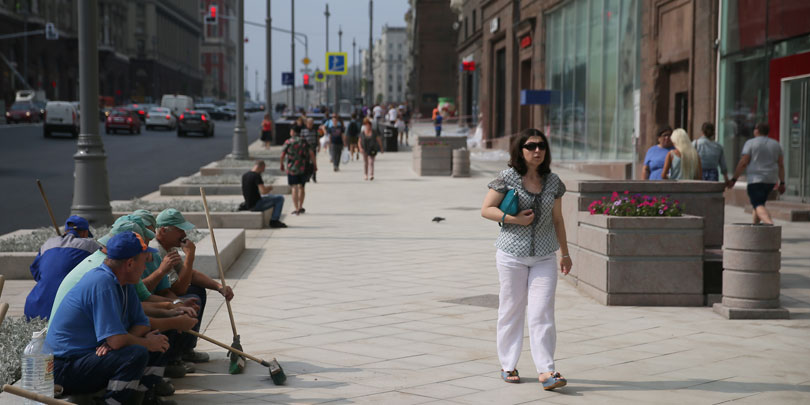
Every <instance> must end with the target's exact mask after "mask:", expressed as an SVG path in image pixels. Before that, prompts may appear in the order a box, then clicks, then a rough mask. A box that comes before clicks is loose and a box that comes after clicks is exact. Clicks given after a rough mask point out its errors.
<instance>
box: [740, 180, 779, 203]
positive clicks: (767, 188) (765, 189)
mask: <svg viewBox="0 0 810 405" xmlns="http://www.w3.org/2000/svg"><path fill="white" fill-rule="evenodd" d="M775 186H776V184H771V183H750V184H748V188H747V191H748V199H749V200H751V205H752V206H753V207H754V208H756V207H759V206H760V205H765V201H768V194H770V193H771V190H773V188H774V187H775Z"/></svg>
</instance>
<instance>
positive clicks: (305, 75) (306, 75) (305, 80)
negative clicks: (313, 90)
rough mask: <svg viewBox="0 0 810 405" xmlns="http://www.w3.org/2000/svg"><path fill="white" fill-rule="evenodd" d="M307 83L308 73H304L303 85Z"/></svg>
mask: <svg viewBox="0 0 810 405" xmlns="http://www.w3.org/2000/svg"><path fill="white" fill-rule="evenodd" d="M307 85H309V73H304V86H307Z"/></svg>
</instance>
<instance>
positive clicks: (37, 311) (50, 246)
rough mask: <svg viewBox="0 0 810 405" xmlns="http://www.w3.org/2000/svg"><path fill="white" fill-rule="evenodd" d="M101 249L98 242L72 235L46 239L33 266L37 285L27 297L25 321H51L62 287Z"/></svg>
mask: <svg viewBox="0 0 810 405" xmlns="http://www.w3.org/2000/svg"><path fill="white" fill-rule="evenodd" d="M98 248H99V245H98V243H96V241H94V240H93V239H90V238H79V237H77V236H76V235H74V234H72V233H67V234H65V235H63V236H55V237H53V238H50V239H48V240H46V241H45V243H44V244H43V245H42V247H41V248H40V249H39V252H37V257H36V258H35V259H34V262H33V263H31V267H30V269H31V275H32V276H33V277H34V281H36V282H37V284H36V285H35V286H34V288H32V289H31V292H29V293H28V297H26V298H25V318H26V319H31V318H36V317H40V318H42V319H48V317H49V316H50V315H51V307H53V300H54V297H56V291H57V290H58V289H59V284H61V283H62V280H63V279H64V278H65V276H67V274H68V273H70V271H71V270H73V268H74V267H76V265H77V264H79V263H81V261H82V260H84V259H85V258H86V257H87V256H90V254H92V253H93V252H95V251H97V250H98Z"/></svg>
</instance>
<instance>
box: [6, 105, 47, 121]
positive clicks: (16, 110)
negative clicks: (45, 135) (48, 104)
mask: <svg viewBox="0 0 810 405" xmlns="http://www.w3.org/2000/svg"><path fill="white" fill-rule="evenodd" d="M6 121H8V123H9V124H14V123H17V122H40V121H42V113H41V112H40V108H39V106H37V105H36V104H34V103H33V102H32V101H18V102H16V103H14V104H12V105H11V108H9V109H8V111H6Z"/></svg>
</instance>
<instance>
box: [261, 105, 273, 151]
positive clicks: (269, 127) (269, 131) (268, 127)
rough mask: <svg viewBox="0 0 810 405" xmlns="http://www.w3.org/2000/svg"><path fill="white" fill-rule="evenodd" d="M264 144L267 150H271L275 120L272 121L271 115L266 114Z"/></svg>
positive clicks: (263, 121) (263, 130) (263, 125)
mask: <svg viewBox="0 0 810 405" xmlns="http://www.w3.org/2000/svg"><path fill="white" fill-rule="evenodd" d="M261 139H262V142H263V143H264V148H265V149H270V142H272V141H273V120H272V119H270V114H269V113H268V114H264V119H263V120H262V136H261Z"/></svg>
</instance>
